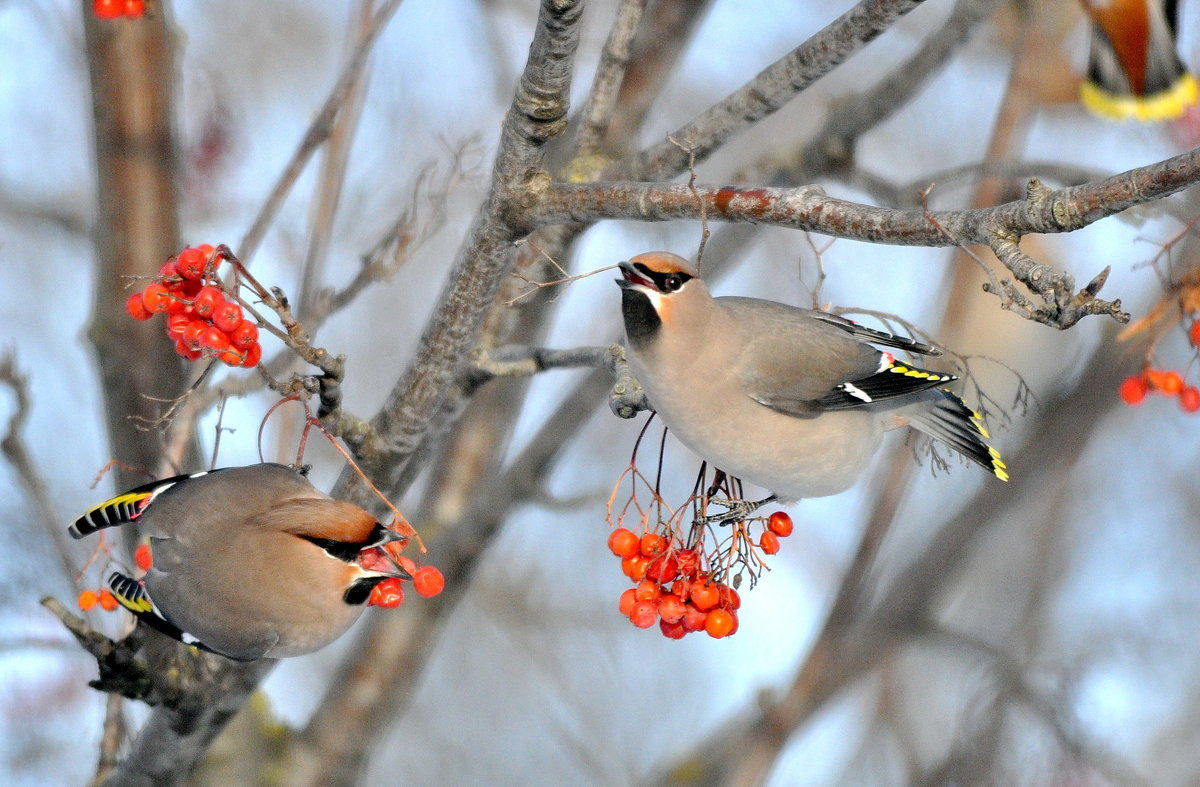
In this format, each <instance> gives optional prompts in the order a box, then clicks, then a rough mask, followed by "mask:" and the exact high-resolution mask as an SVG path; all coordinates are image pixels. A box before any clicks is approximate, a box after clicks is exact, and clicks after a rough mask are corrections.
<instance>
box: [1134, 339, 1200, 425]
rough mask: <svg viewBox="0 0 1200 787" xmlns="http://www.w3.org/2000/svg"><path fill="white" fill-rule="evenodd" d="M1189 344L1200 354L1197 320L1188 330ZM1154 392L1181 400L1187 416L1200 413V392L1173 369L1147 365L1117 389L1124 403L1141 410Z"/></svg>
mask: <svg viewBox="0 0 1200 787" xmlns="http://www.w3.org/2000/svg"><path fill="white" fill-rule="evenodd" d="M1188 342H1190V343H1191V345H1192V347H1193V348H1194V349H1196V350H1200V319H1198V320H1194V321H1193V322H1192V324H1191V325H1190V326H1189V327H1188ZM1151 392H1154V393H1159V394H1162V395H1163V396H1178V397H1179V407H1180V409H1182V410H1183V411H1184V412H1185V413H1194V412H1197V411H1200V388H1197V387H1196V386H1194V385H1188V384H1187V383H1186V382H1185V381H1184V379H1183V375H1182V374H1180V373H1179V372H1177V371H1175V370H1173V369H1152V368H1151V367H1150V366H1149V364H1147V365H1146V367H1145V368H1144V369H1142V371H1140V372H1138V373H1137V374H1134V375H1130V376H1129V377H1126V378H1125V379H1124V380H1123V381H1122V382H1121V386H1120V388H1118V389H1117V393H1118V394H1119V395H1120V397H1121V401H1123V402H1125V404H1127V405H1129V406H1130V407H1137V406H1138V405H1139V404H1141V403H1142V402H1144V401H1145V400H1146V396H1147V395H1148V394H1150V393H1151Z"/></svg>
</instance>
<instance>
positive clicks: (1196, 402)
mask: <svg viewBox="0 0 1200 787" xmlns="http://www.w3.org/2000/svg"><path fill="white" fill-rule="evenodd" d="M1179 406H1180V407H1182V408H1183V411H1184V412H1185V413H1194V412H1196V411H1197V410H1200V389H1197V388H1196V387H1195V386H1194V385H1189V386H1188V387H1187V388H1184V389H1183V390H1182V391H1180V392H1179Z"/></svg>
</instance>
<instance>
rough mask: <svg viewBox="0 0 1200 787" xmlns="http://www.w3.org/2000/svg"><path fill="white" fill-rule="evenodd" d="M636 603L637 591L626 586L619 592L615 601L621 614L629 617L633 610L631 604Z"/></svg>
mask: <svg viewBox="0 0 1200 787" xmlns="http://www.w3.org/2000/svg"><path fill="white" fill-rule="evenodd" d="M636 603H637V591H635V590H634V589H633V588H628V589H627V590H626V591H625V592H624V593H622V594H621V598H620V599H619V600H618V602H617V609H619V610H620V611H621V614H622V615H624V616H625V617H629V614H630V613H631V612H633V605H634V604H636Z"/></svg>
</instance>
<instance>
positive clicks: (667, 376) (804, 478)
mask: <svg viewBox="0 0 1200 787" xmlns="http://www.w3.org/2000/svg"><path fill="white" fill-rule="evenodd" d="M620 268H621V273H622V276H623V277H624V278H622V279H618V280H617V284H619V285H620V286H621V300H622V311H623V312H624V317H625V336H626V340H627V344H628V350H629V354H628V357H629V364H630V367H631V368H632V370H633V373H634V375H635V376H636V377H637V379H638V381H639V382H641V384H642V387H643V388H644V389H645V391H646V396H647V398H648V399H649V401H650V404H651V406H653V408H654V409H655V411H656V412H657V413H658V415H659V416H660V417H661V418H662V420H663V422H664V423H665V424H666V425H667V427H668V428H670V430H671V432H672V433H673V434H674V435H675V436H676V437H677V438H679V440H680V441H681V442H683V444H684V445H686V446H687V447H688V448H689V449H691V450H692V451H693V452H694V453H696V454H698V455H699V456H701V457H702V458H704V459H707V460H708V461H709V462H711V463H712V464H713V465H715V466H716V467H718V468H720V469H721V470H724V471H725V472H726V473H728V474H730V475H733V476H736V477H738V478H741V479H742V480H744V481H749V482H751V483H753V484H756V485H758V486H761V487H763V488H765V489H768V490H770V491H771V492H772V493H773V495H772V496H771V497H769V498H767V500H764V501H761V502H759V503H748V504H744V505H742V506H741V507H740V508H738V510H737V511H736V513H737V514H739V515H742V516H744V515H745V514H747V513H749V512H750V511H752V510H753V509H754V508H756V507H757V506H758V505H761V504H762V503H766V502H768V501H769V500H773V499H780V500H785V501H791V500H798V499H801V498H807V497H823V496H825V495H833V494H837V493H838V492H841V491H843V490H845V489H847V488H848V487H850V486H851V485H852V484H853V483H854V482H855V481H856V480H858V478H859V476H860V475H861V474H862V473H863V471H864V470H865V468H866V466H867V462H868V460H870V458H871V456H872V455H873V454H874V453H875V450H876V448H878V446H879V443H880V440H881V438H882V435H883V432H884V431H885V430H888V429H894V428H897V427H900V426H912V427H914V428H916V429H918V430H920V431H922V432H925V433H926V434H929V435H931V436H932V437H935V438H937V439H938V440H941V441H942V442H944V443H946V444H947V445H949V446H950V447H952V448H954V449H955V450H956V451H959V452H960V453H962V454H963V455H964V456H966V457H967V458H968V459H970V460H971V461H973V462H976V463H978V464H979V465H981V466H982V467H984V468H985V469H987V471H988V472H990V473H992V474H993V475H995V476H996V477H997V478H999V479H1000V480H1002V481H1007V480H1008V473H1007V470H1006V468H1005V466H1004V462H1002V461H1001V459H1000V454H999V453H997V452H996V450H995V449H993V448H991V447H990V446H989V445H988V444H987V443H986V442H984V440H985V438H987V436H988V435H987V432H986V431H984V428H983V424H982V422H981V419H980V417H979V416H978V414H976V413H974V412H972V411H971V410H970V408H968V407H967V406H966V405H965V404H964V403H963V401H962V400H961V399H959V398H958V397H957V396H955V395H954V394H952V393H950V392H949V391H946V390H944V389H943V388H942V387H941V386H943V385H944V384H946V383H949V382H951V381H953V380H954V379H956V378H955V377H954V376H953V375H948V374H940V373H937V372H930V371H926V370H924V369H918V368H916V367H914V366H910V365H908V364H906V363H902V362H900V361H897V360H896V359H895V357H894V356H893V355H892V354H891V353H889V352H881V351H879V350H877V349H875V348H874V347H872V346H871V344H878V345H883V346H885V347H893V348H896V349H901V350H905V351H908V352H912V353H921V354H925V355H938V354H940V351H939V350H937V349H936V348H934V347H931V346H930V345H927V344H922V343H920V342H917V341H914V340H912V339H907V338H904V337H901V336H894V335H892V334H890V333H883V332H881V331H875V330H871V329H870V328H865V327H863V326H861V325H858V324H856V323H854V322H851V321H850V320H846V319H843V318H841V317H837V316H835V315H832V314H827V313H825V312H820V311H811V310H809V309H801V308H797V307H795V306H788V305H785V304H782V303H776V302H774V301H767V300H760V299H758V298H736V297H722V298H714V297H713V296H712V295H710V294H709V292H708V288H707V287H706V286H705V284H704V280H703V279H701V278H700V275H699V273H698V272H697V270H696V269H695V268H694V267H693V266H692V265H691V264H690V263H688V262H687V261H686V260H684V259H683V258H682V257H679V256H677V255H675V254H671V253H669V252H664V251H656V252H649V253H646V254H639V255H637V256H636V257H633V258H632V259H630V260H628V261H627V262H622V263H620ZM720 518H721V519H723V520H724V519H727V518H728V517H727V516H722V517H720Z"/></svg>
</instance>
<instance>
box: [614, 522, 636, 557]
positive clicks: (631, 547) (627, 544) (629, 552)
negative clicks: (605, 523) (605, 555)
mask: <svg viewBox="0 0 1200 787" xmlns="http://www.w3.org/2000/svg"><path fill="white" fill-rule="evenodd" d="M640 546H641V539H639V538H638V537H637V534H636V533H634V532H633V531H632V530H629V529H628V528H624V527H618V528H617V529H616V530H614V531H612V533H611V534H610V535H609V537H608V548H609V549H610V550H611V551H612V553H613V554H614V555H616V556H617V557H633V556H634V555H636V554H638V550H639V548H640Z"/></svg>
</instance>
